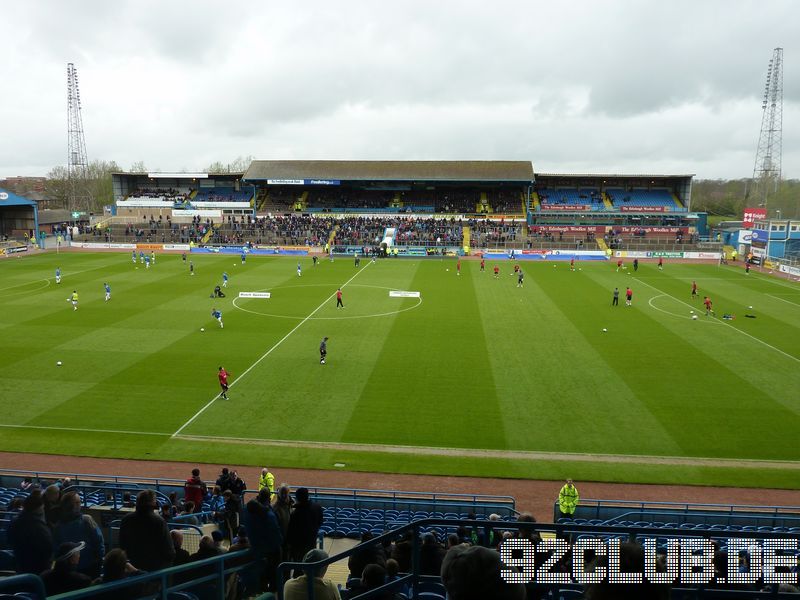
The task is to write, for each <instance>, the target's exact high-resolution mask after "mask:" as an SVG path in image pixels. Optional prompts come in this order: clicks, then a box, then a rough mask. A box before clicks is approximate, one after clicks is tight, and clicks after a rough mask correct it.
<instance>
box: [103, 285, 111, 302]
mask: <svg viewBox="0 0 800 600" xmlns="http://www.w3.org/2000/svg"><path fill="white" fill-rule="evenodd" d="M103 289H105V291H106V302H108V301H109V300H111V286H110V285H108V284H107V283H104V284H103Z"/></svg>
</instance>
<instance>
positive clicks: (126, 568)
mask: <svg viewBox="0 0 800 600" xmlns="http://www.w3.org/2000/svg"><path fill="white" fill-rule="evenodd" d="M143 574H144V572H143V571H139V570H138V569H137V568H136V567H134V566H133V565H132V564H131V563H130V562H128V555H127V554H125V551H124V550H123V549H122V548H114V549H113V550H112V551H111V552H109V553H108V554H106V557H105V558H104V559H103V576H102V577H100V578H99V579H95V580H94V582H93V584H94V585H101V584H103V583H111V582H113V581H120V580H122V579H127V578H128V577H136V576H137V575H143ZM142 592H143V589H142V586H141V585H133V586H129V587H126V588H123V589H116V590H113V591H109V592H105V593H102V594H95V595H93V596H92V598H94V599H97V598H100V599H101V600H132V599H133V598H138V597H139V596H141V595H142Z"/></svg>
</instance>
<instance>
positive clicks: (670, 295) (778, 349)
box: [639, 279, 800, 362]
mask: <svg viewBox="0 0 800 600" xmlns="http://www.w3.org/2000/svg"><path fill="white" fill-rule="evenodd" d="M639 281H641V279H640V280H639ZM641 282H642V283H643V284H645V285H646V286H647V287H649V288H652V289H654V290H655V291H657V292H660V293H661V294H663V295H664V296H669V297H670V298H673V299H675V300H677V301H678V302H680V303H681V304H683V305H685V306H688V307H689V308H691V309H694V308H695V307H693V306H692V305H691V304H689V303H687V302H684V301H683V300H681V299H680V298H675V296H673V295H672V294H667V293H665V292H662V291H661V290H660V289H658V288H657V287H656V286H654V285H650V284H649V283H647V282H646V281H641ZM713 318H714V319H717V317H713ZM717 321H718V322H719V323H721V324H722V325H727V326H728V327H730V328H731V329H733V330H734V331H738V332H739V333H741V334H742V335H746V336H747V337H749V338H750V339H753V340H755V341H757V342H758V343H759V344H764V345H765V346H766V347H767V348H772V349H773V350H775V352H780V353H781V354H783V355H784V356H785V357H786V358H791V359H792V360H793V361H795V362H800V358H797V357H796V356H792V355H791V354H789V353H788V352H784V351H783V350H781V349H780V348H776V347H775V346H773V345H772V344H768V343H767V342H765V341H764V340H761V339H759V338H757V337H755V336H754V335H750V334H749V333H747V332H746V331H742V330H741V329H738V328H737V327H734V326H733V325H731V324H730V323H728V322H726V321H721V320H720V319H717Z"/></svg>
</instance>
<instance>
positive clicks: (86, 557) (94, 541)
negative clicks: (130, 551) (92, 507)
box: [53, 492, 106, 579]
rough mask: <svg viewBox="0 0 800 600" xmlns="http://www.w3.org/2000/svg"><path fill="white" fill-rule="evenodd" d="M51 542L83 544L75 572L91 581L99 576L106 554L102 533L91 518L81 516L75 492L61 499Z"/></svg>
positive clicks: (78, 500)
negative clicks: (89, 578)
mask: <svg viewBox="0 0 800 600" xmlns="http://www.w3.org/2000/svg"><path fill="white" fill-rule="evenodd" d="M53 541H54V543H55V544H56V545H57V546H59V545H62V544H64V543H66V542H74V543H80V544H84V546H83V547H82V549H81V551H80V552H79V553H78V554H79V555H80V562H79V563H78V567H77V570H78V572H80V573H83V574H84V575H87V576H89V577H91V578H92V579H94V578H96V577H99V576H100V566H101V565H102V564H103V557H104V556H105V554H106V547H105V542H104V541H103V533H102V532H101V531H100V527H98V525H97V523H95V520H94V519H93V518H92V517H90V516H89V515H84V514H81V499H80V496H78V493H77V492H67V493H66V494H64V496H63V497H62V498H61V508H60V510H59V521H58V523H57V524H56V526H55V528H54V529H53Z"/></svg>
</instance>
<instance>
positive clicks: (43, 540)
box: [8, 490, 53, 575]
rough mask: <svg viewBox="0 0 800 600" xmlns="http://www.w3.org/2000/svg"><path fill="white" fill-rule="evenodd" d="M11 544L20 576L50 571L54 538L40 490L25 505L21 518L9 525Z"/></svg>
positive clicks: (23, 504)
mask: <svg viewBox="0 0 800 600" xmlns="http://www.w3.org/2000/svg"><path fill="white" fill-rule="evenodd" d="M8 542H9V545H10V546H11V549H12V550H13V551H14V557H15V559H16V562H17V573H33V574H34V575H38V574H39V573H41V572H42V571H46V570H47V569H49V568H50V565H51V562H52V560H53V536H52V534H51V533H50V528H49V527H48V526H47V523H46V522H45V519H44V500H43V498H42V493H41V491H39V490H34V491H32V492H31V494H30V496H28V497H27V498H25V501H24V502H23V503H22V512H21V513H20V515H19V517H17V518H16V519H14V520H13V521H11V524H10V525H9V526H8Z"/></svg>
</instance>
